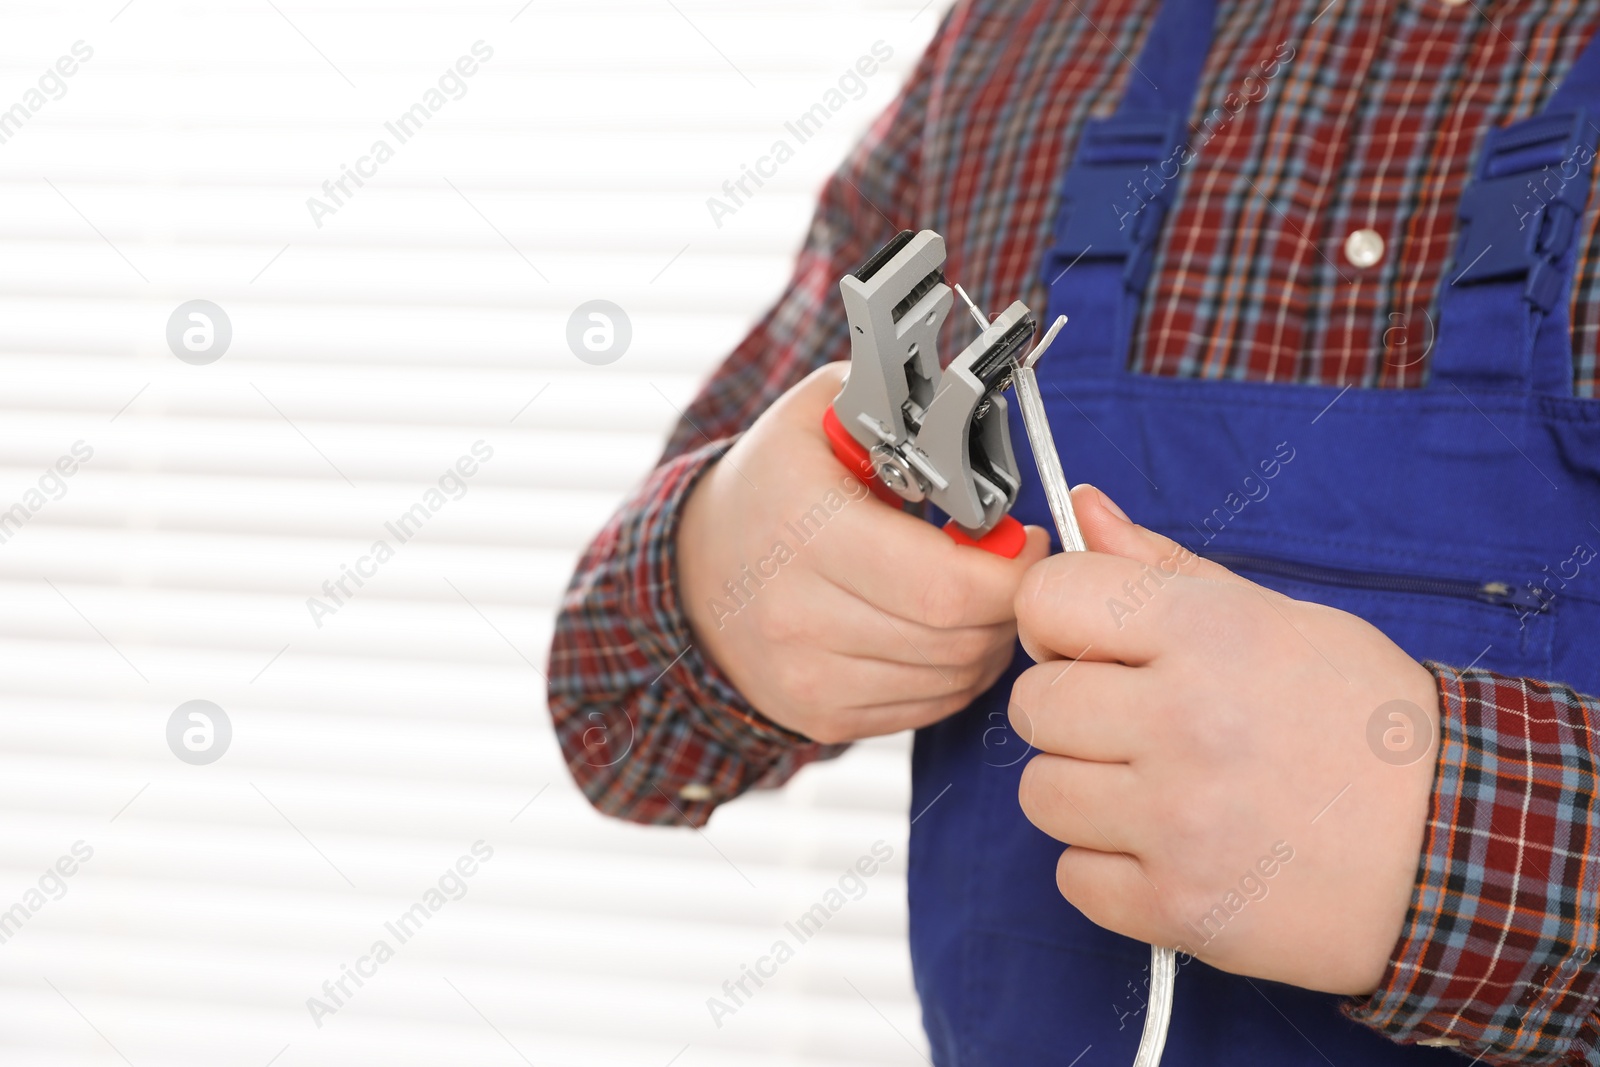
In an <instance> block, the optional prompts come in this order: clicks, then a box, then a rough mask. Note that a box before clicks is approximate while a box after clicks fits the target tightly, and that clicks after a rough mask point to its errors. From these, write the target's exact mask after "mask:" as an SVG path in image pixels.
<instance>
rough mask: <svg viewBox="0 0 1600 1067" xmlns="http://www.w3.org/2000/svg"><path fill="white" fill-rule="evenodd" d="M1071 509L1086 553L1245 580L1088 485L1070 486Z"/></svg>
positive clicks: (1164, 569)
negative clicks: (1152, 527) (1151, 527)
mask: <svg viewBox="0 0 1600 1067" xmlns="http://www.w3.org/2000/svg"><path fill="white" fill-rule="evenodd" d="M1072 510H1073V511H1074V512H1076V513H1077V516H1078V526H1079V528H1080V529H1081V530H1082V531H1083V542H1084V544H1085V545H1087V546H1088V548H1089V551H1090V552H1104V553H1106V554H1107V555H1111V556H1122V557H1124V558H1126V559H1132V560H1137V561H1138V562H1140V563H1146V564H1149V565H1150V566H1152V567H1157V568H1159V569H1160V570H1161V571H1162V572H1163V573H1165V574H1170V575H1177V574H1184V575H1188V576H1189V577H1192V578H1210V579H1212V580H1214V581H1229V582H1244V581H1246V579H1244V578H1241V577H1239V576H1238V575H1236V574H1234V573H1233V572H1232V571H1230V570H1228V568H1226V567H1224V566H1222V565H1221V564H1220V563H1213V562H1211V561H1210V560H1208V559H1201V558H1200V557H1199V556H1197V555H1195V554H1194V553H1193V552H1191V551H1189V550H1188V549H1187V548H1184V547H1183V546H1182V545H1180V544H1178V542H1176V541H1174V540H1173V539H1172V538H1170V537H1165V536H1163V535H1161V534H1158V533H1156V532H1155V531H1154V530H1147V529H1145V528H1144V527H1143V526H1140V525H1138V524H1137V523H1135V522H1134V521H1133V520H1132V519H1129V518H1128V516H1127V513H1125V512H1124V511H1123V510H1122V509H1121V508H1119V507H1117V505H1116V504H1115V503H1114V502H1113V501H1112V499H1111V498H1110V497H1109V496H1106V494H1105V493H1103V492H1101V491H1100V490H1099V489H1096V488H1095V487H1094V486H1092V485H1079V486H1076V487H1074V488H1073V490H1072Z"/></svg>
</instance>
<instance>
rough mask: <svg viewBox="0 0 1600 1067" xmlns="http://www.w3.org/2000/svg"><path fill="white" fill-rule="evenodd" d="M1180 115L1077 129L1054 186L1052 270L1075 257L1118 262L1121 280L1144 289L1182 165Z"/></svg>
mask: <svg viewBox="0 0 1600 1067" xmlns="http://www.w3.org/2000/svg"><path fill="white" fill-rule="evenodd" d="M1184 133H1185V129H1184V120H1183V116H1182V115H1180V114H1178V113H1177V112H1172V111H1149V112H1136V113H1131V114H1125V115H1114V116H1112V117H1111V118H1109V119H1098V120H1094V121H1091V122H1088V123H1086V124H1085V125H1084V130H1083V136H1082V141H1081V143H1080V144H1079V146H1078V154H1077V157H1076V159H1075V160H1074V161H1073V164H1072V166H1071V168H1069V169H1068V171H1067V175H1066V178H1065V179H1064V180H1063V181H1062V183H1061V208H1060V212H1059V214H1057V216H1056V226H1055V243H1054V246H1053V248H1052V250H1051V257H1052V258H1051V264H1052V265H1051V268H1050V269H1051V271H1052V272H1054V271H1058V270H1065V269H1066V268H1067V266H1069V265H1071V264H1072V263H1075V262H1077V260H1078V259H1080V258H1084V257H1087V258H1089V259H1121V260H1122V261H1123V270H1122V282H1123V286H1124V287H1125V288H1126V289H1127V290H1128V292H1130V293H1135V294H1137V293H1140V292H1143V291H1144V285H1145V282H1146V280H1148V278H1149V276H1150V267H1151V262H1152V260H1153V258H1154V249H1155V242H1156V238H1157V237H1158V236H1159V235H1160V233H1161V224H1162V222H1163V220H1164V219H1165V218H1166V214H1167V209H1168V207H1170V206H1171V203H1172V199H1173V195H1174V194H1175V193H1176V191H1177V184H1178V178H1179V176H1180V174H1181V172H1182V167H1183V164H1184V163H1185V162H1187V161H1186V160H1185V161H1180V160H1179V159H1178V158H1177V155H1178V150H1179V148H1180V147H1181V146H1182V145H1183V143H1184V136H1183V135H1184Z"/></svg>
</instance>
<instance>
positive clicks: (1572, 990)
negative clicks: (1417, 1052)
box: [1345, 663, 1600, 1065]
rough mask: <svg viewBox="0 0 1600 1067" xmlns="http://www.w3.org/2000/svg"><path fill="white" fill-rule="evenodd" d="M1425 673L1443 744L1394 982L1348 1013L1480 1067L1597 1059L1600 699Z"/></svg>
mask: <svg viewBox="0 0 1600 1067" xmlns="http://www.w3.org/2000/svg"><path fill="white" fill-rule="evenodd" d="M1425 666H1426V667H1427V668H1428V669H1429V670H1430V671H1432V672H1433V674H1434V677H1435V678H1436V680H1437V681H1438V685H1439V707H1440V738H1439V752H1438V766H1437V771H1436V774H1435V777H1434V791H1433V798H1432V801H1431V803H1430V805H1429V811H1428V823H1427V826H1426V829H1425V834H1424V838H1423V846H1422V856H1421V860H1420V862H1419V865H1418V871H1417V885H1416V889H1415V891H1414V893H1413V894H1412V899H1411V906H1410V908H1409V910H1408V912H1407V915H1406V920H1405V925H1404V927H1403V928H1402V931H1401V936H1400V941H1399V943H1398V944H1397V945H1396V947H1395V951H1394V955H1393V957H1392V959H1391V960H1390V963H1389V967H1388V970H1387V971H1386V972H1385V975H1384V978H1383V983H1382V984H1381V985H1380V987H1379V988H1378V990H1377V992H1376V993H1374V994H1373V995H1372V996H1371V997H1370V998H1367V999H1366V1000H1363V1001H1355V1002H1352V1003H1350V1004H1348V1005H1347V1006H1346V1009H1345V1010H1346V1012H1347V1013H1348V1014H1349V1015H1350V1017H1351V1018H1353V1019H1355V1020H1356V1021H1358V1022H1361V1023H1365V1024H1366V1025H1368V1026H1371V1027H1374V1028H1376V1029H1377V1030H1379V1031H1381V1032H1383V1033H1384V1034H1386V1035H1388V1036H1389V1037H1390V1038H1392V1039H1393V1040H1395V1041H1399V1042H1402V1043H1406V1044H1413V1043H1415V1044H1428V1045H1442V1046H1447V1047H1455V1048H1458V1049H1459V1051H1461V1052H1463V1053H1465V1054H1466V1055H1468V1056H1478V1057H1479V1060H1478V1062H1480V1063H1485V1064H1518V1065H1530V1064H1574V1063H1586V1062H1587V1063H1595V1062H1600V1060H1597V1059H1596V1054H1595V1035H1596V1025H1595V1010H1596V1005H1597V1003H1600V967H1597V966H1596V951H1597V945H1596V936H1597V928H1600V918H1597V910H1600V894H1597V880H1600V855H1597V851H1596V846H1597V844H1600V841H1597V837H1600V834H1597V830H1600V827H1597V823H1596V802H1595V797H1596V788H1597V783H1596V780H1595V779H1596V773H1595V765H1594V764H1595V753H1594V752H1593V751H1592V750H1591V745H1590V741H1591V738H1592V736H1593V735H1592V733H1591V727H1592V726H1593V725H1594V719H1595V715H1596V713H1597V712H1600V708H1597V707H1596V705H1595V704H1594V703H1593V702H1592V701H1590V700H1588V699H1586V698H1584V697H1582V696H1580V695H1579V694H1577V693H1575V692H1574V691H1573V690H1571V689H1569V688H1567V687H1565V686H1560V685H1552V684H1548V683H1544V682H1537V681H1533V680H1531V679H1525V678H1510V677H1506V676H1504V675H1498V674H1494V673H1492V672H1490V671H1482V670H1457V669H1454V668H1451V667H1446V666H1443V665H1441V664H1437V663H1427V664H1425Z"/></svg>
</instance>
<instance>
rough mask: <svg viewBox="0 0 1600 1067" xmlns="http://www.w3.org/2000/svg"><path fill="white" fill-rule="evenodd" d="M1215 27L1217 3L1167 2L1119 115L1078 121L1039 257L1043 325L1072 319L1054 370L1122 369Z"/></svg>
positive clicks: (1084, 373) (1188, 153)
mask: <svg viewBox="0 0 1600 1067" xmlns="http://www.w3.org/2000/svg"><path fill="white" fill-rule="evenodd" d="M1215 21H1216V3H1215V0H1166V2H1164V3H1163V4H1162V5H1161V8H1160V11H1159V13H1158V14H1157V16H1156V19H1155V22H1154V24H1153V25H1152V26H1151V28H1150V31H1149V34H1148V35H1147V37H1146V39H1145V43H1144V48H1143V49H1142V50H1141V51H1140V53H1139V58H1138V60H1137V61H1135V62H1133V63H1132V64H1131V66H1132V69H1131V70H1130V71H1129V72H1128V75H1127V88H1126V90H1125V91H1124V94H1123V98H1122V102H1121V103H1120V104H1119V106H1118V108H1117V111H1116V113H1115V114H1113V115H1112V116H1111V117H1110V118H1108V119H1092V120H1090V121H1089V122H1087V123H1085V124H1084V128H1083V132H1082V135H1081V138H1080V140H1079V143H1078V149H1077V153H1076V155H1075V156H1074V157H1073V160H1072V164H1071V166H1070V167H1068V168H1067V172H1066V174H1065V175H1064V176H1063V178H1062V181H1061V193H1060V203H1061V206H1060V208H1059V211H1058V213H1057V215H1056V223H1055V230H1054V234H1053V240H1052V243H1051V246H1050V249H1049V250H1048V251H1047V252H1046V254H1045V257H1044V266H1043V280H1044V283H1045V285H1046V286H1047V287H1048V289H1049V291H1050V307H1049V314H1048V319H1047V320H1046V321H1053V320H1054V319H1055V317H1056V316H1057V315H1066V316H1067V317H1068V318H1069V319H1071V321H1072V326H1071V327H1070V328H1069V329H1067V330H1064V331H1062V333H1061V336H1060V337H1059V338H1058V339H1057V341H1056V343H1055V346H1054V349H1053V351H1052V354H1051V357H1050V364H1051V366H1052V371H1053V372H1054V371H1055V370H1059V371H1061V372H1063V373H1070V374H1072V375H1074V376H1076V377H1079V378H1082V377H1101V378H1103V377H1109V376H1112V375H1115V374H1119V373H1121V372H1122V365H1123V362H1124V361H1125V360H1126V359H1127V354H1128V343H1129V339H1130V337H1131V336H1132V330H1133V324H1134V322H1135V320H1136V318H1137V315H1138V311H1139V300H1140V297H1141V296H1142V295H1143V293H1144V287H1145V283H1146V282H1147V281H1148V280H1149V277H1150V266H1151V260H1152V258H1153V257H1154V254H1155V244H1156V240H1157V238H1158V237H1159V236H1160V233H1161V225H1162V223H1163V222H1164V221H1165V219H1166V214H1167V209H1168V208H1169V207H1170V206H1171V204H1172V201H1173V198H1174V196H1175V195H1176V193H1177V189H1178V180H1179V178H1180V177H1181V175H1182V171H1183V168H1184V167H1185V166H1187V165H1188V164H1189V162H1190V161H1191V160H1192V159H1193V158H1194V157H1193V152H1192V150H1191V149H1190V148H1189V147H1188V141H1189V128H1188V117H1189V112H1190V110H1191V108H1192V106H1193V103H1194V97H1195V94H1196V92H1197V90H1198V87H1199V84H1200V75H1201V73H1202V71H1203V70H1204V67H1205V61H1206V55H1207V53H1209V52H1210V50H1211V37H1212V33H1213V29H1214V24H1215Z"/></svg>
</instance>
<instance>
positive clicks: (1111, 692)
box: [1009, 659, 1154, 763]
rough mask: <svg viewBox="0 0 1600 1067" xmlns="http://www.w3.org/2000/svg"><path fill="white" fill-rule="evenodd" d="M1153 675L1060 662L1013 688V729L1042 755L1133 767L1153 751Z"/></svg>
mask: <svg viewBox="0 0 1600 1067" xmlns="http://www.w3.org/2000/svg"><path fill="white" fill-rule="evenodd" d="M1149 674H1150V672H1148V671H1141V670H1138V669H1135V668H1132V667H1125V666H1123V665H1122V664H1120V663H1097V662H1094V661H1093V660H1072V659H1067V660H1054V661H1052V662H1049V663H1041V664H1039V665H1037V666H1034V667H1029V668H1028V669H1027V670H1025V671H1023V672H1022V674H1021V676H1020V677H1018V678H1017V681H1016V684H1015V685H1013V686H1012V687H1011V705H1010V709H1009V711H1010V717H1011V726H1012V729H1014V730H1016V732H1017V735H1018V736H1019V737H1021V738H1022V739H1023V740H1024V741H1026V742H1027V743H1028V744H1030V745H1032V746H1033V747H1034V748H1037V749H1039V750H1040V751H1041V752H1049V753H1053V754H1055V755H1057V756H1071V757H1072V758H1073V759H1079V760H1093V761H1097V762H1101V763H1127V762H1130V761H1131V760H1133V759H1134V758H1135V757H1137V756H1139V755H1141V754H1143V753H1144V752H1146V751H1148V750H1149V747H1150V740H1151V738H1152V737H1153V736H1154V735H1153V733H1152V725H1151V724H1152V716H1151V712H1150V701H1151V698H1152V697H1153V696H1154V694H1153V693H1152V692H1151V686H1152V684H1153V683H1152V682H1151V680H1150V677H1149Z"/></svg>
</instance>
